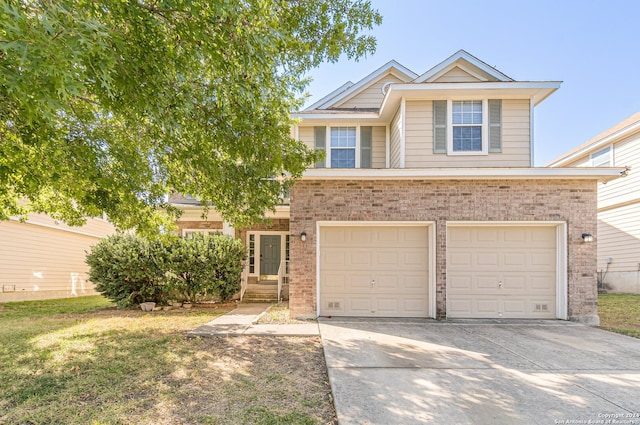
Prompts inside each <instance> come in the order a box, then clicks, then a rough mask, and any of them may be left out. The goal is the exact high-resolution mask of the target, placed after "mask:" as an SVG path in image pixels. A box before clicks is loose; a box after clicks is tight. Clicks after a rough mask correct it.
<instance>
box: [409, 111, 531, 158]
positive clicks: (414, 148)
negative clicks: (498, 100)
mask: <svg viewBox="0 0 640 425" xmlns="http://www.w3.org/2000/svg"><path fill="white" fill-rule="evenodd" d="M406 115H407V117H406V130H405V137H406V141H405V152H406V157H405V161H406V162H405V165H406V167H407V168H423V167H463V168H464V167H529V166H530V165H531V160H530V152H531V151H530V144H529V137H530V125H529V124H530V122H529V121H530V114H529V100H526V99H524V100H507V99H505V100H503V101H502V153H489V154H488V155H469V156H462V155H456V156H448V155H445V154H434V153H433V112H432V102H431V101H430V100H428V101H427V100H420V101H417V100H412V101H407V103H406Z"/></svg>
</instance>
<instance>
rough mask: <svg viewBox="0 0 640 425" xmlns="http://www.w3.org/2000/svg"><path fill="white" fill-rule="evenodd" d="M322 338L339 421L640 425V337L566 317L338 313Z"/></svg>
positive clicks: (323, 326)
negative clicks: (454, 318)
mask: <svg viewBox="0 0 640 425" xmlns="http://www.w3.org/2000/svg"><path fill="white" fill-rule="evenodd" d="M320 334H321V336H322V342H323V344H324V350H325V356H326V361H327V366H328V369H329V379H330V381H331V388H332V390H333V394H334V398H335V405H336V410H337V412H338V421H339V423H340V425H348V424H423V423H435V424H516V423H517V424H520V423H522V424H568V423H584V424H587V423H592V424H598V423H602V424H640V339H634V338H631V337H625V336H623V335H617V334H613V333H610V332H606V331H602V330H599V329H596V328H590V327H587V326H583V325H579V324H575V323H569V322H562V321H533V322H532V321H521V322H506V323H499V322H496V321H482V322H478V321H458V322H454V323H451V322H436V321H430V320H411V319H410V320H400V319H395V320H394V319H383V320H372V319H336V318H332V319H320ZM589 421H591V422H589Z"/></svg>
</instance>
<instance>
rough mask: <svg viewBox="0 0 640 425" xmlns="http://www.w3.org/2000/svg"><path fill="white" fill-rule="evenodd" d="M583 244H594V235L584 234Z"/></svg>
mask: <svg viewBox="0 0 640 425" xmlns="http://www.w3.org/2000/svg"><path fill="white" fill-rule="evenodd" d="M582 241H583V242H593V235H592V234H591V233H583V234H582Z"/></svg>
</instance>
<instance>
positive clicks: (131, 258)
mask: <svg viewBox="0 0 640 425" xmlns="http://www.w3.org/2000/svg"><path fill="white" fill-rule="evenodd" d="M245 258H246V249H245V247H244V245H243V244H242V242H241V241H240V240H238V239H235V238H231V237H228V236H222V235H208V234H194V235H193V237H192V238H189V239H182V238H177V237H174V238H171V237H167V238H163V239H160V240H152V241H149V240H147V239H144V238H141V237H139V236H135V235H125V234H117V235H113V236H109V237H107V238H105V239H103V240H101V241H100V242H99V243H98V244H97V245H94V246H93V247H92V248H91V252H90V253H89V254H88V255H87V259H86V262H87V264H88V265H89V267H90V269H89V279H90V280H91V281H92V282H93V283H95V288H96V291H98V292H100V293H101V294H102V295H104V296H105V297H107V298H109V299H110V300H112V301H115V302H116V303H117V304H118V305H119V306H123V307H126V306H129V305H132V304H137V303H141V302H144V301H154V302H156V303H165V302H166V301H167V300H169V299H176V298H177V299H179V300H181V301H191V302H196V301H198V300H199V299H200V298H201V297H204V296H215V297H218V298H219V299H220V300H222V301H226V300H228V299H230V298H231V297H232V296H233V295H234V294H235V293H237V292H238V291H239V290H240V274H241V272H242V261H243V260H244V259H245Z"/></svg>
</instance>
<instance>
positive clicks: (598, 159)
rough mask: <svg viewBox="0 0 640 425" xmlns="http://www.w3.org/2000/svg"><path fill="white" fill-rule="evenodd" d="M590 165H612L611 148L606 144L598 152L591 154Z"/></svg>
mask: <svg viewBox="0 0 640 425" xmlns="http://www.w3.org/2000/svg"><path fill="white" fill-rule="evenodd" d="M589 160H590V162H591V166H592V167H612V166H613V149H612V148H611V146H608V147H606V148H604V149H602V150H599V151H598V152H594V153H592V154H591V156H590V158H589Z"/></svg>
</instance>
